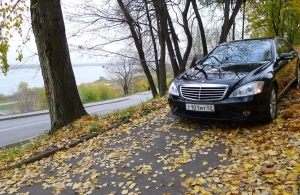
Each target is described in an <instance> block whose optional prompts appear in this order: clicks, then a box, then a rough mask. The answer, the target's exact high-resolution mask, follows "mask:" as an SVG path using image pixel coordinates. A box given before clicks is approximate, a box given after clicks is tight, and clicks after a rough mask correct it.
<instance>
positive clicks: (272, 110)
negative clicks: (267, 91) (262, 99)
mask: <svg viewBox="0 0 300 195" xmlns="http://www.w3.org/2000/svg"><path fill="white" fill-rule="evenodd" d="M276 104H277V102H276V93H275V89H272V92H271V96H270V114H271V117H272V118H275V116H276V106H277V105H276Z"/></svg>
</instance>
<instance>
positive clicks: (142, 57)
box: [117, 0, 157, 97]
mask: <svg viewBox="0 0 300 195" xmlns="http://www.w3.org/2000/svg"><path fill="white" fill-rule="evenodd" d="M117 1H118V4H119V6H120V8H121V10H122V12H123V14H124V17H125V19H126V22H127V24H128V26H129V29H130V32H131V35H132V38H133V40H134V43H135V46H136V49H137V51H138V53H139V58H140V62H141V65H142V67H143V70H144V73H145V75H146V77H147V79H148V82H149V85H150V89H151V92H152V95H153V97H155V96H156V95H157V90H156V87H155V84H154V81H153V78H152V75H151V73H150V70H149V68H148V66H147V63H146V58H145V53H144V50H143V45H142V40H140V39H139V37H138V34H137V32H136V31H135V27H134V26H135V25H137V24H135V23H134V20H133V18H132V17H131V15H130V13H129V11H128V10H127V8H126V7H125V6H124V4H123V1H122V0H117Z"/></svg>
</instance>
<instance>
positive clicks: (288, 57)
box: [279, 53, 294, 60]
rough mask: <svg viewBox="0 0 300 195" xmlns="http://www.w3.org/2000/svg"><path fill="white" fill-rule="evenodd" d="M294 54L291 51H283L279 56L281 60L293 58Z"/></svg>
mask: <svg viewBox="0 0 300 195" xmlns="http://www.w3.org/2000/svg"><path fill="white" fill-rule="evenodd" d="M293 58H294V56H293V55H292V54H290V53H282V54H281V55H280V56H279V60H289V59H293Z"/></svg>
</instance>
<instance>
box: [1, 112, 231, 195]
mask: <svg viewBox="0 0 300 195" xmlns="http://www.w3.org/2000/svg"><path fill="white" fill-rule="evenodd" d="M176 119H177V118H176V117H174V116H171V115H169V109H163V110H159V111H156V112H154V113H153V114H151V115H148V117H143V118H141V119H139V120H134V121H131V123H130V124H129V125H122V126H120V127H119V128H117V129H113V130H111V131H108V132H106V133H104V134H103V135H100V136H98V137H96V138H94V139H91V140H89V141H86V142H84V143H82V144H79V145H77V146H76V147H74V148H70V149H68V150H66V151H61V152H57V153H56V154H55V155H54V156H51V157H49V158H45V159H42V160H40V161H38V162H36V163H33V164H30V165H28V166H27V167H26V168H24V169H23V168H22V169H17V170H12V171H11V172H10V173H8V174H6V175H7V176H8V177H9V178H2V179H0V194H1V190H2V192H5V193H7V191H8V188H9V187H12V186H13V190H15V193H14V194H16V193H24V194H26V193H30V194H39V195H46V194H64V195H65V194H101V195H108V194H143V195H148V194H149V195H154V194H161V195H163V194H164V195H170V194H172V195H179V194H186V193H187V191H188V188H186V187H188V185H190V184H188V183H187V179H188V178H190V177H193V178H201V177H202V176H204V175H205V174H207V171H208V170H213V169H217V168H218V166H219V165H220V164H225V163H226V162H225V161H224V162H222V163H221V162H220V160H221V158H220V157H219V156H218V154H220V153H224V150H225V146H224V145H222V144H219V143H218V141H217V140H207V139H205V138H204V139H202V138H203V137H205V135H202V133H203V129H201V128H200V126H198V125H196V124H194V123H191V121H181V122H180V124H179V123H178V122H176ZM10 178H14V179H15V180H16V181H9V180H10ZM195 182H196V180H195ZM199 182H200V180H199V181H198V184H197V185H199V186H200V183H199ZM202 182H203V181H202ZM9 183H12V184H11V186H8V184H9ZM1 184H2V186H1ZM3 184H4V185H3ZM195 184H196V183H195ZM185 185H187V186H186V187H184V186H185ZM4 186H5V187H7V189H5V187H4ZM193 187H194V186H192V188H193Z"/></svg>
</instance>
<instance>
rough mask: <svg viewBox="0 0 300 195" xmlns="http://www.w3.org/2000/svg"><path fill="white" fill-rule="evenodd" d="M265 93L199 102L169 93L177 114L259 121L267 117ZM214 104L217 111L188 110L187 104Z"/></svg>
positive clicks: (170, 103)
mask: <svg viewBox="0 0 300 195" xmlns="http://www.w3.org/2000/svg"><path fill="white" fill-rule="evenodd" d="M262 97H267V96H266V95H264V94H259V95H254V96H248V97H241V98H230V99H225V100H222V101H211V102H197V101H190V100H185V99H183V98H181V97H179V96H174V95H171V94H169V95H168V102H169V105H170V108H171V113H172V114H173V115H177V116H186V117H193V118H198V119H205V120H220V121H222V120H225V121H257V120H262V119H264V118H265V113H266V111H265V110H266V99H265V98H262ZM187 103H188V104H213V105H214V106H215V112H197V111H189V110H186V104H187Z"/></svg>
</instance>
